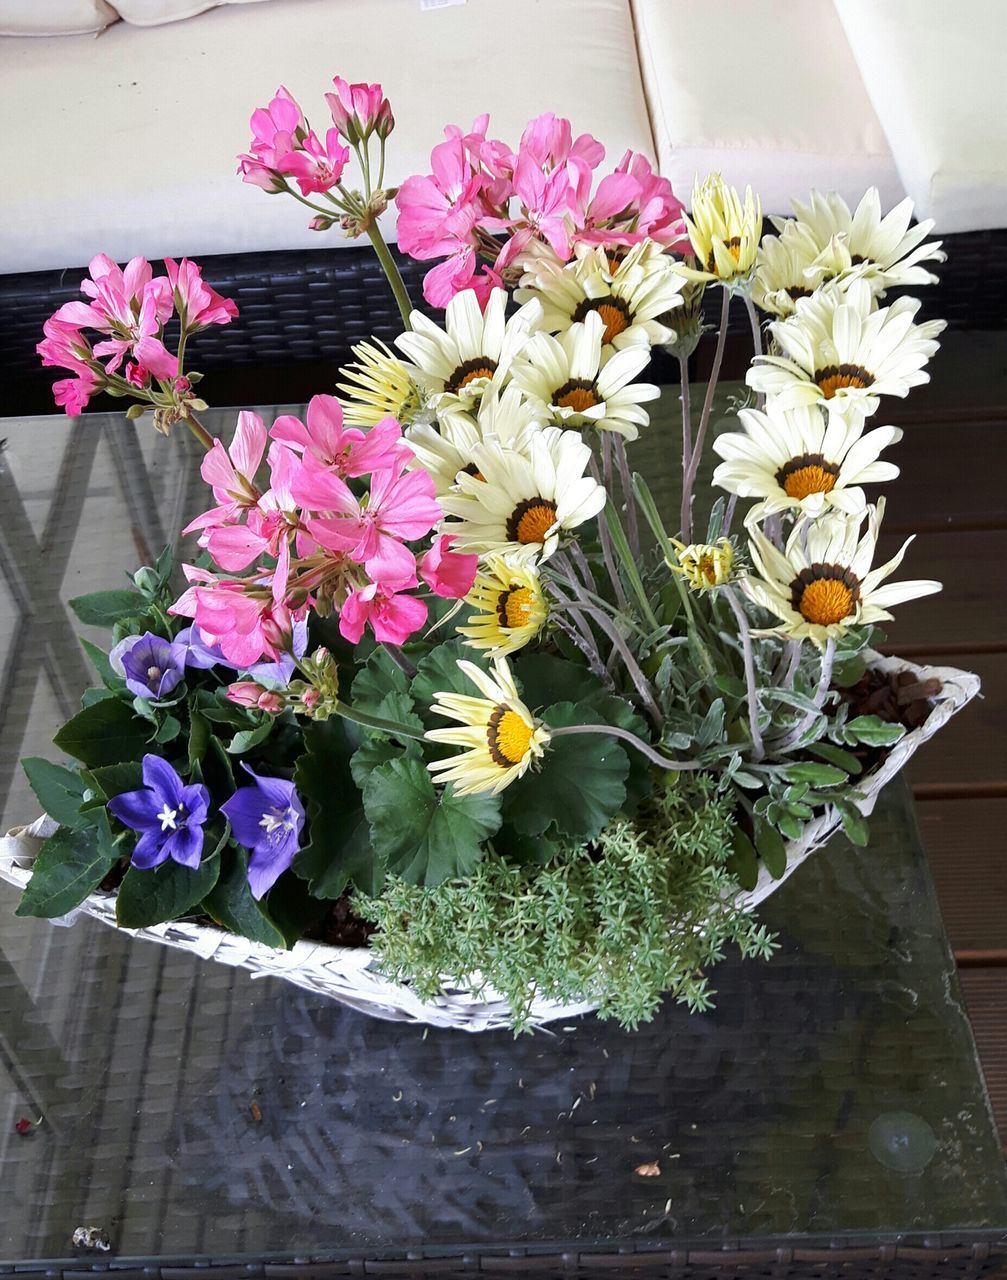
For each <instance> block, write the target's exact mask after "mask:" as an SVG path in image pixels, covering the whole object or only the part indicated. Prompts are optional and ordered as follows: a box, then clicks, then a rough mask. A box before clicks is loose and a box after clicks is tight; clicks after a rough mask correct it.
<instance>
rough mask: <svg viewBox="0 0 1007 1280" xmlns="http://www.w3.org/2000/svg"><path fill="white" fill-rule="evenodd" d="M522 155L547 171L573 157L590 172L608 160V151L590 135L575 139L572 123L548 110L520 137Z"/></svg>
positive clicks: (528, 126)
mask: <svg viewBox="0 0 1007 1280" xmlns="http://www.w3.org/2000/svg"><path fill="white" fill-rule="evenodd" d="M518 151H519V153H520V154H523V155H525V156H526V157H528V158H529V159H531V160H532V162H533V163H535V164H537V165H538V166H539V168H540V169H544V170H545V171H546V172H548V171H549V170H551V169H555V168H557V167H558V166H559V165H564V164H566V162H567V161H568V160H569V159H571V157H572V158H574V159H577V160H581V161H583V162H584V164H585V165H586V166H587V167H588V168H589V169H597V167H598V165H600V164H601V162H602V161H603V160H604V159H605V148H604V147H603V146H602V144H601V143H600V142H599V141H598V139H597V138H595V137H593V136H592V135H591V134H590V133H582V134H581V135H580V137H578V138H577V140H576V141H574V140H573V130H572V129H571V128H570V121H569V120H564V119H563V117H562V116H557V115H554V114H553V112H551V111H547V112H545V114H543V115H540V116H537V117H536V118H535V119H534V120H531V121H529V122H528V124H527V125H525V130H524V133H522V135H521V145H520V146H519V148H518Z"/></svg>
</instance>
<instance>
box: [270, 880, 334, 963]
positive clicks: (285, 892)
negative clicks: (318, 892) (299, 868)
mask: <svg viewBox="0 0 1007 1280" xmlns="http://www.w3.org/2000/svg"><path fill="white" fill-rule="evenodd" d="M267 898H268V910H269V916H270V919H271V920H272V921H273V924H275V925H276V927H277V929H279V931H280V933H281V934H282V935H283V941H284V943H285V944H286V945H287V946H288V947H292V946H293V945H294V943H295V942H296V941H297V940H298V938H303V937H304V935H305V934H306V933H307V931H308V930H309V929H311V928H313V927H314V926H315V925H316V924H318V922H319V921H320V920H321V919H322V918H323V917H324V915H325V913H326V912H327V911H328V910H329V904H328V903H327V902H326V901H324V900H323V899H321V898H313V897H312V896H311V894H310V893H309V892H308V886H307V885H306V884H305V883H304V881H303V880H301V879H299V878H298V877H297V876H280V878H279V880H277V882H276V884H274V885H273V887H272V889H270V891H269V893H268V895H267Z"/></svg>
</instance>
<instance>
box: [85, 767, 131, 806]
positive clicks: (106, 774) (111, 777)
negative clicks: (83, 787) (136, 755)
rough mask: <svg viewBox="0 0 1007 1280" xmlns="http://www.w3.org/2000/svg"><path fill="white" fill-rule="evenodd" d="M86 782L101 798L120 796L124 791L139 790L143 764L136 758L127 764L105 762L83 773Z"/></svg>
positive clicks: (109, 798) (107, 798) (108, 798)
mask: <svg viewBox="0 0 1007 1280" xmlns="http://www.w3.org/2000/svg"><path fill="white" fill-rule="evenodd" d="M85 777H86V779H87V782H88V784H89V785H90V786H91V787H92V788H93V789H94V790H95V791H97V792H98V794H99V795H100V796H101V797H102V799H103V800H111V799H112V797H113V796H121V795H122V793H123V792H124V791H139V790H140V788H141V787H142V786H143V765H142V764H141V763H140V762H139V761H138V760H131V761H130V762H129V763H128V764H106V765H102V766H101V767H100V768H98V769H88V770H87V771H86V773H85Z"/></svg>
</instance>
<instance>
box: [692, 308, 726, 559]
mask: <svg viewBox="0 0 1007 1280" xmlns="http://www.w3.org/2000/svg"><path fill="white" fill-rule="evenodd" d="M721 289H722V291H723V295H724V299H723V302H722V304H721V308H720V330H719V332H718V333H717V349H716V351H715V352H714V354H713V368H712V369H711V370H710V381H709V382H708V383H707V386H706V396H705V398H704V400H703V412H702V413H701V414H700V416H699V429H698V430H697V432H696V443H695V445H694V447H693V450H692V456H691V457H690V458H689V464H688V467H687V468H686V472H685V475H684V476H683V477H682V541H683V542H691V541H692V490H693V488H694V486H695V484H696V473H697V472H698V471H699V460H700V458H701V457H702V455H703V444H704V443H705V441H706V431H707V428H708V427H709V425H710V414H711V413H712V411H713V397H714V394H715V392H716V390H717V380H718V379H719V377H720V366H721V365H722V364H723V362H724V346H725V344H726V342H727V321H728V316H729V314H730V310H731V295H730V292H729V291H728V290H727V289H725V288H724V286H723V285H721Z"/></svg>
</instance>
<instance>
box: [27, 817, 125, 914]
mask: <svg viewBox="0 0 1007 1280" xmlns="http://www.w3.org/2000/svg"><path fill="white" fill-rule="evenodd" d="M118 856H119V854H118V851H117V849H116V846H115V845H114V843H113V841H112V834H111V831H110V829H109V825H108V820H107V818H106V819H105V821H103V822H99V823H97V824H96V825H94V826H89V827H87V828H86V829H84V830H77V831H71V830H70V829H69V828H67V827H60V828H59V830H58V831H56V832H55V834H54V835H51V836H50V837H49V839H48V840H47V841H46V842H45V844H43V846H42V848H41V849H40V850H39V855H38V857H37V858H36V859H35V862H34V864H33V866H32V876H31V879H30V880H29V881H28V884H27V886H26V887H25V891H24V893H23V894H22V895H21V901H20V902H19V903H18V906H17V910H16V912H15V915H19V916H40V917H43V918H48V919H52V918H53V917H55V916H64V915H66V913H67V912H68V911H72V910H73V909H74V907H79V906H80V904H81V903H82V902H83V901H84V899H85V898H86V897H87V896H88V894H89V893H92V892H93V891H94V890H95V889H96V888H97V886H98V885H99V884H100V883H101V881H102V880H103V879H104V878H105V876H107V875H108V873H109V871H111V869H112V867H113V866H114V865H115V862H116V860H117V858H118Z"/></svg>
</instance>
